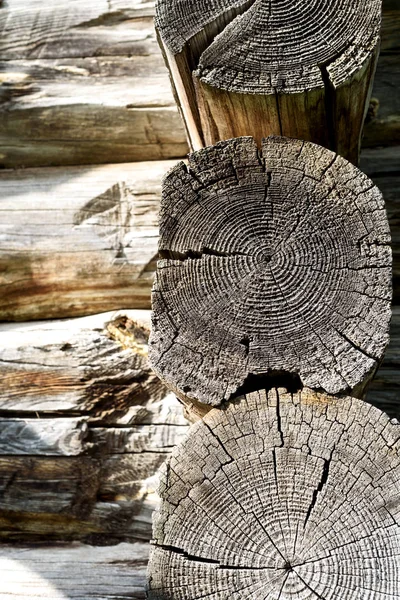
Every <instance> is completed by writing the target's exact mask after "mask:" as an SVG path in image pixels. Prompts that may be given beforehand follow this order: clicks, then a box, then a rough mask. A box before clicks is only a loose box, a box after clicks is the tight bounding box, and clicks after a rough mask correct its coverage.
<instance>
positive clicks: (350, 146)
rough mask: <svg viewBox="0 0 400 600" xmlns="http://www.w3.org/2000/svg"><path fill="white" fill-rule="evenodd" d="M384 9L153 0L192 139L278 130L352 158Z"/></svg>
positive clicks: (335, 2) (366, 3) (351, 3)
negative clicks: (155, 2)
mask: <svg viewBox="0 0 400 600" xmlns="http://www.w3.org/2000/svg"><path fill="white" fill-rule="evenodd" d="M381 8H382V1H381V0H329V2H328V1H327V2H321V1H320V0H309V1H307V2H299V1H298V0H202V1H201V2H200V1H196V2H194V1H193V0H158V3H157V14H156V26H157V28H158V31H159V39H160V43H161V47H162V49H163V51H164V56H165V58H166V62H167V66H168V68H169V70H170V73H171V76H172V81H173V85H174V88H175V91H176V98H177V101H178V103H179V105H180V106H181V109H182V113H183V117H184V120H185V123H186V126H187V130H188V133H189V138H190V140H191V144H192V147H193V148H194V149H198V148H200V147H201V145H202V142H204V143H205V144H213V143H215V142H217V141H219V140H222V139H228V138H231V137H237V136H241V135H252V136H254V137H255V138H256V140H257V142H259V141H260V140H261V138H262V137H264V136H266V135H271V134H278V135H287V136H290V137H295V138H300V139H306V140H310V141H312V142H317V143H319V144H321V145H323V146H326V147H329V148H331V149H332V150H335V151H336V152H338V153H339V154H341V155H342V156H345V158H347V159H348V160H351V161H352V162H354V163H357V161H358V154H359V144H360V136H361V130H362V126H363V121H364V118H365V115H366V110H367V107H368V102H369V95H370V92H371V89H372V82H373V77H374V72H375V67H376V61H377V57H378V52H379V35H380V24H381ZM192 73H193V77H192Z"/></svg>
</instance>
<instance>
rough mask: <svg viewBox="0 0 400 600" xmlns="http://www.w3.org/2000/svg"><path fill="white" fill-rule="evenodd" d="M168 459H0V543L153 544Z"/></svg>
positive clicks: (154, 453) (152, 456) (135, 456)
mask: <svg viewBox="0 0 400 600" xmlns="http://www.w3.org/2000/svg"><path fill="white" fill-rule="evenodd" d="M166 457H167V454H166V452H165V450H164V451H163V452H157V450H156V448H154V449H153V451H152V452H145V453H138V454H131V455H129V456H125V457H123V456H121V455H116V456H115V457H113V456H109V457H103V459H101V458H100V457H96V458H93V457H87V456H86V457H84V456H82V457H47V458H46V457H33V456H31V457H4V456H3V457H0V491H1V496H0V539H1V540H14V541H16V540H28V539H29V540H40V539H53V540H85V541H88V542H91V543H93V542H96V541H97V542H99V541H103V542H106V543H111V542H114V543H115V541H118V540H134V539H144V540H149V539H150V538H151V516H152V512H153V510H154V509H155V508H156V507H157V505H158V497H157V495H156V487H157V482H158V477H157V471H158V469H159V468H160V466H161V465H162V464H163V462H164V461H165V459H166ZM115 469H118V470H117V471H116V470H115Z"/></svg>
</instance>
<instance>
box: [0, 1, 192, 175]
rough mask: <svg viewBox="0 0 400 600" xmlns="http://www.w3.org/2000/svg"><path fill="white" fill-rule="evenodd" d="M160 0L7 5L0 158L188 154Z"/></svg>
mask: <svg viewBox="0 0 400 600" xmlns="http://www.w3.org/2000/svg"><path fill="white" fill-rule="evenodd" d="M152 15H153V3H152V2H147V3H143V2H137V0H126V2H120V1H119V0H109V1H108V0H97V1H96V2H94V1H93V0H88V1H87V2H84V3H82V2H81V1H79V0H71V1H69V2H66V1H64V0H60V1H59V2H56V3H54V2H53V3H51V4H49V3H47V2H45V0H37V1H35V2H30V3H28V4H27V3H22V2H20V1H19V0H9V1H8V2H7V3H3V4H2V5H1V6H0V34H1V35H0V70H1V76H0V146H1V151H0V167H3V168H4V167H15V166H18V167H21V166H25V167H35V166H49V165H51V166H55V165H76V164H84V165H87V164H93V163H108V162H110V159H111V160H112V161H113V162H129V161H136V160H141V161H143V160H154V159H158V160H160V159H164V158H174V157H178V156H179V157H181V156H184V155H185V154H186V152H187V142H186V138H185V131H184V127H183V124H182V122H181V119H180V117H179V114H178V110H177V108H176V106H175V103H174V99H173V96H172V94H171V91H170V89H169V84H168V73H167V72H166V69H165V67H164V65H163V63H162V58H161V54H160V50H159V48H158V46H157V42H156V36H155V32H154V27H153V19H152Z"/></svg>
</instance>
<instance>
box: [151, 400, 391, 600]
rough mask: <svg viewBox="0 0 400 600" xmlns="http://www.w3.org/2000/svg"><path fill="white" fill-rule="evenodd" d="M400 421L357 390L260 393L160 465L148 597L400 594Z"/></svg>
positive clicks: (196, 431) (210, 422)
mask: <svg viewBox="0 0 400 600" xmlns="http://www.w3.org/2000/svg"><path fill="white" fill-rule="evenodd" d="M399 440H400V425H399V423H398V422H393V421H390V419H389V417H387V416H386V415H385V414H384V413H382V412H380V411H379V410H377V409H375V408H372V407H370V406H368V405H367V404H366V403H364V402H362V401H360V400H356V399H354V398H349V397H347V398H342V399H338V398H334V397H329V396H326V395H324V394H317V393H313V392H311V391H310V390H307V389H304V390H303V391H302V392H301V393H300V394H294V395H293V394H287V393H283V391H282V390H271V391H270V392H268V393H267V394H266V393H265V392H264V391H260V392H256V393H253V394H250V395H247V396H245V397H242V398H240V399H238V400H237V401H236V402H234V403H231V404H230V405H229V406H228V407H227V408H226V410H223V411H221V410H216V409H214V410H212V411H211V412H210V413H209V414H208V415H207V416H206V417H205V418H204V421H200V422H199V423H197V424H196V425H194V426H193V428H192V429H191V431H190V433H189V435H188V437H187V439H186V440H185V441H184V442H183V443H182V444H181V445H180V446H178V447H177V448H176V449H175V450H174V452H173V453H172V456H171V458H170V460H169V461H168V463H167V465H166V466H165V468H164V470H163V478H162V481H161V485H160V494H161V497H162V504H161V507H160V510H159V511H158V512H157V513H156V515H155V519H154V528H153V544H154V547H153V550H152V554H151V558H150V565H149V594H148V597H149V599H151V600H167V599H168V600H169V599H171V598H174V600H181V599H182V600H188V599H189V598H200V597H207V598H210V600H214V599H215V600H216V599H221V598H230V599H232V600H236V599H239V598H240V599H244V598H271V599H272V598H274V599H278V598H281V599H282V600H289V598H302V599H303V600H306V599H307V600H308V599H310V600H311V599H314V598H343V599H344V598H348V599H350V598H351V599H360V600H361V598H363V599H364V598H374V600H378V599H379V600H384V599H385V600H389V599H392V598H395V597H397V596H398V595H399V594H400V579H399V574H398V562H399V558H400V509H399V507H400V486H399V479H400V459H399V456H400V455H399V450H400V442H399Z"/></svg>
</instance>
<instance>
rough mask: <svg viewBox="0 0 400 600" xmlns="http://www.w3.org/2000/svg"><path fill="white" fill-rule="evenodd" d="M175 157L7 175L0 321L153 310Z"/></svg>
mask: <svg viewBox="0 0 400 600" xmlns="http://www.w3.org/2000/svg"><path fill="white" fill-rule="evenodd" d="M173 164H175V163H174V162H173V161H165V162H163V161H161V162H158V161H157V162H143V163H131V164H122V165H105V166H97V167H70V168H63V169H57V168H45V169H25V170H20V171H11V170H8V171H3V172H1V173H0V186H1V189H2V194H1V199H0V285H1V290H2V293H1V297H0V320H29V319H40V318H42V319H43V318H47V319H48V318H57V317H71V316H80V315H85V314H90V313H96V312H101V311H106V310H113V309H119V308H149V307H150V306H149V305H150V289H151V285H152V282H153V274H154V269H155V263H156V259H157V243H158V209H159V195H160V179H161V177H162V175H164V174H165V173H166V171H167V170H168V169H169V168H171V166H172V165H173Z"/></svg>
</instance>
